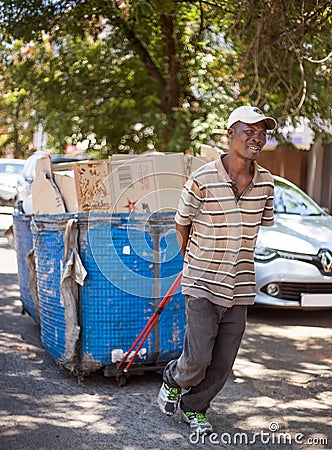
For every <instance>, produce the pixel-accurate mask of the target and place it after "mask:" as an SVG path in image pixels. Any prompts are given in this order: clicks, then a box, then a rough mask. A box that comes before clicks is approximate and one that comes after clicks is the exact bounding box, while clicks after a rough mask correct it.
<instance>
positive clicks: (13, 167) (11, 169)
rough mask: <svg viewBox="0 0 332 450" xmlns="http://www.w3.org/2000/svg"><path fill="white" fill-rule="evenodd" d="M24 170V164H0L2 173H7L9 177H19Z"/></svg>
mask: <svg viewBox="0 0 332 450" xmlns="http://www.w3.org/2000/svg"><path fill="white" fill-rule="evenodd" d="M22 170H23V164H15V163H0V173H7V174H9V175H13V174H15V175H19V174H20V173H21V172H22Z"/></svg>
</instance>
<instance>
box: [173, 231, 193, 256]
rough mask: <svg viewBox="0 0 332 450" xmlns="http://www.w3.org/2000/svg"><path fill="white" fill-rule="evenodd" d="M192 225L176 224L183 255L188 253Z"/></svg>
mask: <svg viewBox="0 0 332 450" xmlns="http://www.w3.org/2000/svg"><path fill="white" fill-rule="evenodd" d="M190 228H191V225H179V224H178V223H177V224H176V236H177V240H178V244H179V247H180V251H181V253H182V256H183V257H184V255H185V253H186V247H187V242H188V238H189V234H190Z"/></svg>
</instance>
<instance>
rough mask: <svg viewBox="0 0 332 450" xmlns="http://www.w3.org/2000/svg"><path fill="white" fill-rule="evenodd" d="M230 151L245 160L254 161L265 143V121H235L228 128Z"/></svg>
mask: <svg viewBox="0 0 332 450" xmlns="http://www.w3.org/2000/svg"><path fill="white" fill-rule="evenodd" d="M228 135H229V139H230V149H229V151H230V152H234V153H236V154H237V156H239V157H242V158H244V159H246V160H250V161H255V160H256V159H257V158H258V156H259V154H260V151H261V150H262V148H263V147H264V145H265V144H266V125H265V122H263V121H262V122H258V123H252V124H247V123H244V122H236V123H235V124H234V125H233V126H232V127H231V128H230V129H229V130H228Z"/></svg>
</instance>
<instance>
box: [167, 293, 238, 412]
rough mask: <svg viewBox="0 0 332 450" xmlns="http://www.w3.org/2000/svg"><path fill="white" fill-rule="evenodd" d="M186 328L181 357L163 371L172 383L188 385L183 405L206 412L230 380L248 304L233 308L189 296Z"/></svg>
mask: <svg viewBox="0 0 332 450" xmlns="http://www.w3.org/2000/svg"><path fill="white" fill-rule="evenodd" d="M185 302H186V316H187V328H186V333H185V339H184V347H183V351H182V354H181V355H180V357H179V359H177V360H174V361H170V362H169V363H168V364H167V366H166V368H165V370H164V375H163V380H164V382H165V383H167V384H168V385H169V386H172V387H181V388H183V389H189V391H188V392H187V393H184V394H183V395H182V398H181V403H180V408H181V409H182V410H183V411H185V412H187V411H196V412H202V413H205V412H206V410H207V409H208V408H209V406H210V402H211V401H212V399H213V398H214V397H215V396H216V395H217V394H218V392H219V391H220V390H221V389H222V387H223V386H224V384H225V383H226V381H227V378H228V376H229V374H230V372H231V370H232V367H233V364H234V360H235V358H236V355H237V352H238V349H239V346H240V343H241V339H242V336H243V333H244V330H245V326H246V318H247V306H245V305H235V306H233V307H231V308H225V307H223V306H219V305H216V304H214V303H212V302H210V301H209V300H207V299H205V298H195V297H186V299H185Z"/></svg>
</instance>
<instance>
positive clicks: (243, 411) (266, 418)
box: [0, 211, 332, 450]
mask: <svg viewBox="0 0 332 450" xmlns="http://www.w3.org/2000/svg"><path fill="white" fill-rule="evenodd" d="M7 212H8V211H7ZM9 212H10V211H9ZM10 223H11V216H10V214H2V215H0V269H1V273H0V329H1V335H0V350H1V353H0V370H1V378H0V388H1V406H0V411H1V416H0V425H1V436H0V448H1V449H4V450H14V449H15V450H81V449H82V450H84V449H89V450H90V449H94V450H101V449H119V450H141V449H142V450H148V449H151V450H152V449H153V450H177V449H180V450H181V449H192V448H205V449H216V448H223V449H228V450H230V449H232V450H233V449H258V450H261V449H273V448H278V449H279V448H282V449H310V448H312V449H331V448H332V427H331V406H332V382H331V380H332V378H331V366H332V355H331V337H332V327H331V324H332V320H331V319H332V312H331V311H329V312H326V311H325V312H315V313H312V312H310V313H308V312H306V313H301V312H285V311H281V312H280V311H279V312H276V311H264V310H252V311H251V313H250V314H249V319H248V327H247V331H246V334H245V337H244V340H243V344H242V347H241V350H240V353H239V357H238V359H237V361H236V364H235V366H234V373H233V376H232V377H231V378H230V379H229V381H228V382H227V384H226V386H225V388H224V390H223V391H222V392H221V393H220V394H219V395H218V397H217V398H216V399H215V401H214V402H213V405H212V408H211V410H210V413H209V416H210V419H211V421H212V423H213V425H214V428H215V431H216V434H215V435H212V438H210V439H206V442H205V444H204V445H203V444H202V443H201V442H199V443H197V442H196V438H195V437H191V439H190V435H189V431H188V428H187V425H186V424H185V423H184V422H183V421H182V419H181V416H180V414H176V415H175V416H173V417H165V416H164V415H163V414H162V413H161V412H160V411H159V410H158V408H157V406H156V396H157V393H158V388H159V385H160V375H158V374H145V375H143V376H132V377H130V378H129V382H128V384H127V385H126V386H125V387H122V388H119V387H118V386H117V384H116V383H115V382H114V381H113V380H112V379H109V378H105V377H104V376H103V375H102V374H101V373H99V372H98V373H95V374H93V375H91V376H90V377H88V378H85V379H84V380H83V381H79V380H77V379H76V378H75V377H74V376H72V375H70V374H69V373H68V372H66V371H65V370H64V369H61V368H59V367H58V366H57V365H56V363H55V362H54V361H53V360H52V358H51V357H50V356H49V355H48V354H47V353H46V352H45V351H44V349H43V348H42V345H41V342H40V339H39V330H38V327H37V325H36V324H35V323H34V321H33V320H32V319H31V318H30V317H29V316H27V315H22V314H21V304H20V301H19V287H18V281H17V267H16V261H15V252H14V250H12V249H11V248H10V247H9V246H8V244H7V241H6V239H5V238H4V237H3V232H4V230H5V229H6V228H7V227H8V226H9V224H10ZM285 443H286V444H285Z"/></svg>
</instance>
